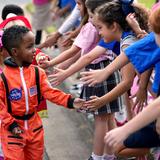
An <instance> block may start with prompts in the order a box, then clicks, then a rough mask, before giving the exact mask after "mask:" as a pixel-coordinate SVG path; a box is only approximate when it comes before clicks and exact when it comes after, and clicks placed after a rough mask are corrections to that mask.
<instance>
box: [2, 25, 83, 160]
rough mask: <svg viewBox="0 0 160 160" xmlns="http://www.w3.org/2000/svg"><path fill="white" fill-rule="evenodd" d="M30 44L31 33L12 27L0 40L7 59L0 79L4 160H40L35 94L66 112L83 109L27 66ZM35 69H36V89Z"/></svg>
mask: <svg viewBox="0 0 160 160" xmlns="http://www.w3.org/2000/svg"><path fill="white" fill-rule="evenodd" d="M34 41H35V40H34V35H33V33H32V32H31V31H30V30H29V29H27V28H26V27H24V26H12V27H10V28H8V29H6V30H5V31H4V34H3V37H2V43H3V47H4V48H5V49H6V50H7V51H8V53H9V54H10V56H11V57H10V58H8V59H6V60H5V62H4V63H5V68H4V71H3V76H2V75H1V79H0V119H1V120H2V132H1V135H2V136H1V138H2V148H3V153H4V158H5V160H42V159H43V151H44V130H43V126H42V122H41V119H40V117H39V115H38V114H37V112H36V107H37V105H38V98H37V97H38V91H39V90H40V92H41V95H42V96H43V97H44V98H45V99H48V100H50V101H51V102H53V103H56V104H58V105H62V106H64V107H66V108H80V107H82V105H83V100H81V99H79V98H75V99H74V98H72V97H71V95H69V94H65V93H63V92H62V91H60V90H58V89H55V88H52V86H51V85H50V84H49V82H48V81H47V77H46V74H45V72H44V71H43V70H42V69H40V68H38V67H35V66H34V65H32V64H31V63H32V60H33V57H34V53H35V49H34ZM35 68H37V69H38V74H39V85H37V80H36V79H37V76H36V74H35V73H36V72H35ZM4 77H5V78H4ZM6 84H7V85H6ZM38 86H39V88H38Z"/></svg>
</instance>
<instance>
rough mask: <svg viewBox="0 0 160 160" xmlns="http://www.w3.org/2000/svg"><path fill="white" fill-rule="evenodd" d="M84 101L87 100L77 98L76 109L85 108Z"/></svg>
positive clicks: (75, 101) (74, 105)
mask: <svg viewBox="0 0 160 160" xmlns="http://www.w3.org/2000/svg"><path fill="white" fill-rule="evenodd" d="M84 102H85V100H83V99H80V98H75V99H74V102H73V107H74V108H75V109H81V108H83V104H84Z"/></svg>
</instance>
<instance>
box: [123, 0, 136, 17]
mask: <svg viewBox="0 0 160 160" xmlns="http://www.w3.org/2000/svg"><path fill="white" fill-rule="evenodd" d="M133 1H134V0H120V2H121V5H122V10H123V13H124V14H125V15H126V16H127V15H128V14H129V13H134V7H133V6H132V5H131V4H132V3H133Z"/></svg>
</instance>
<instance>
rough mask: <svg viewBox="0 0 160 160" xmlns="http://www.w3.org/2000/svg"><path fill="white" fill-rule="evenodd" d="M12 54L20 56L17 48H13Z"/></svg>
mask: <svg viewBox="0 0 160 160" xmlns="http://www.w3.org/2000/svg"><path fill="white" fill-rule="evenodd" d="M11 54H12V55H13V56H17V55H18V53H17V48H12V49H11Z"/></svg>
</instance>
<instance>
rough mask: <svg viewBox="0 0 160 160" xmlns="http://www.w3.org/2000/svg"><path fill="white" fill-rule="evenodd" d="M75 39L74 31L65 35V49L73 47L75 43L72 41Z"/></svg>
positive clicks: (63, 43)
mask: <svg viewBox="0 0 160 160" xmlns="http://www.w3.org/2000/svg"><path fill="white" fill-rule="evenodd" d="M73 38H74V32H73V31H69V32H67V33H65V35H64V39H63V40H62V46H63V47H67V46H71V45H72V43H73V40H72V39H73Z"/></svg>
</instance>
